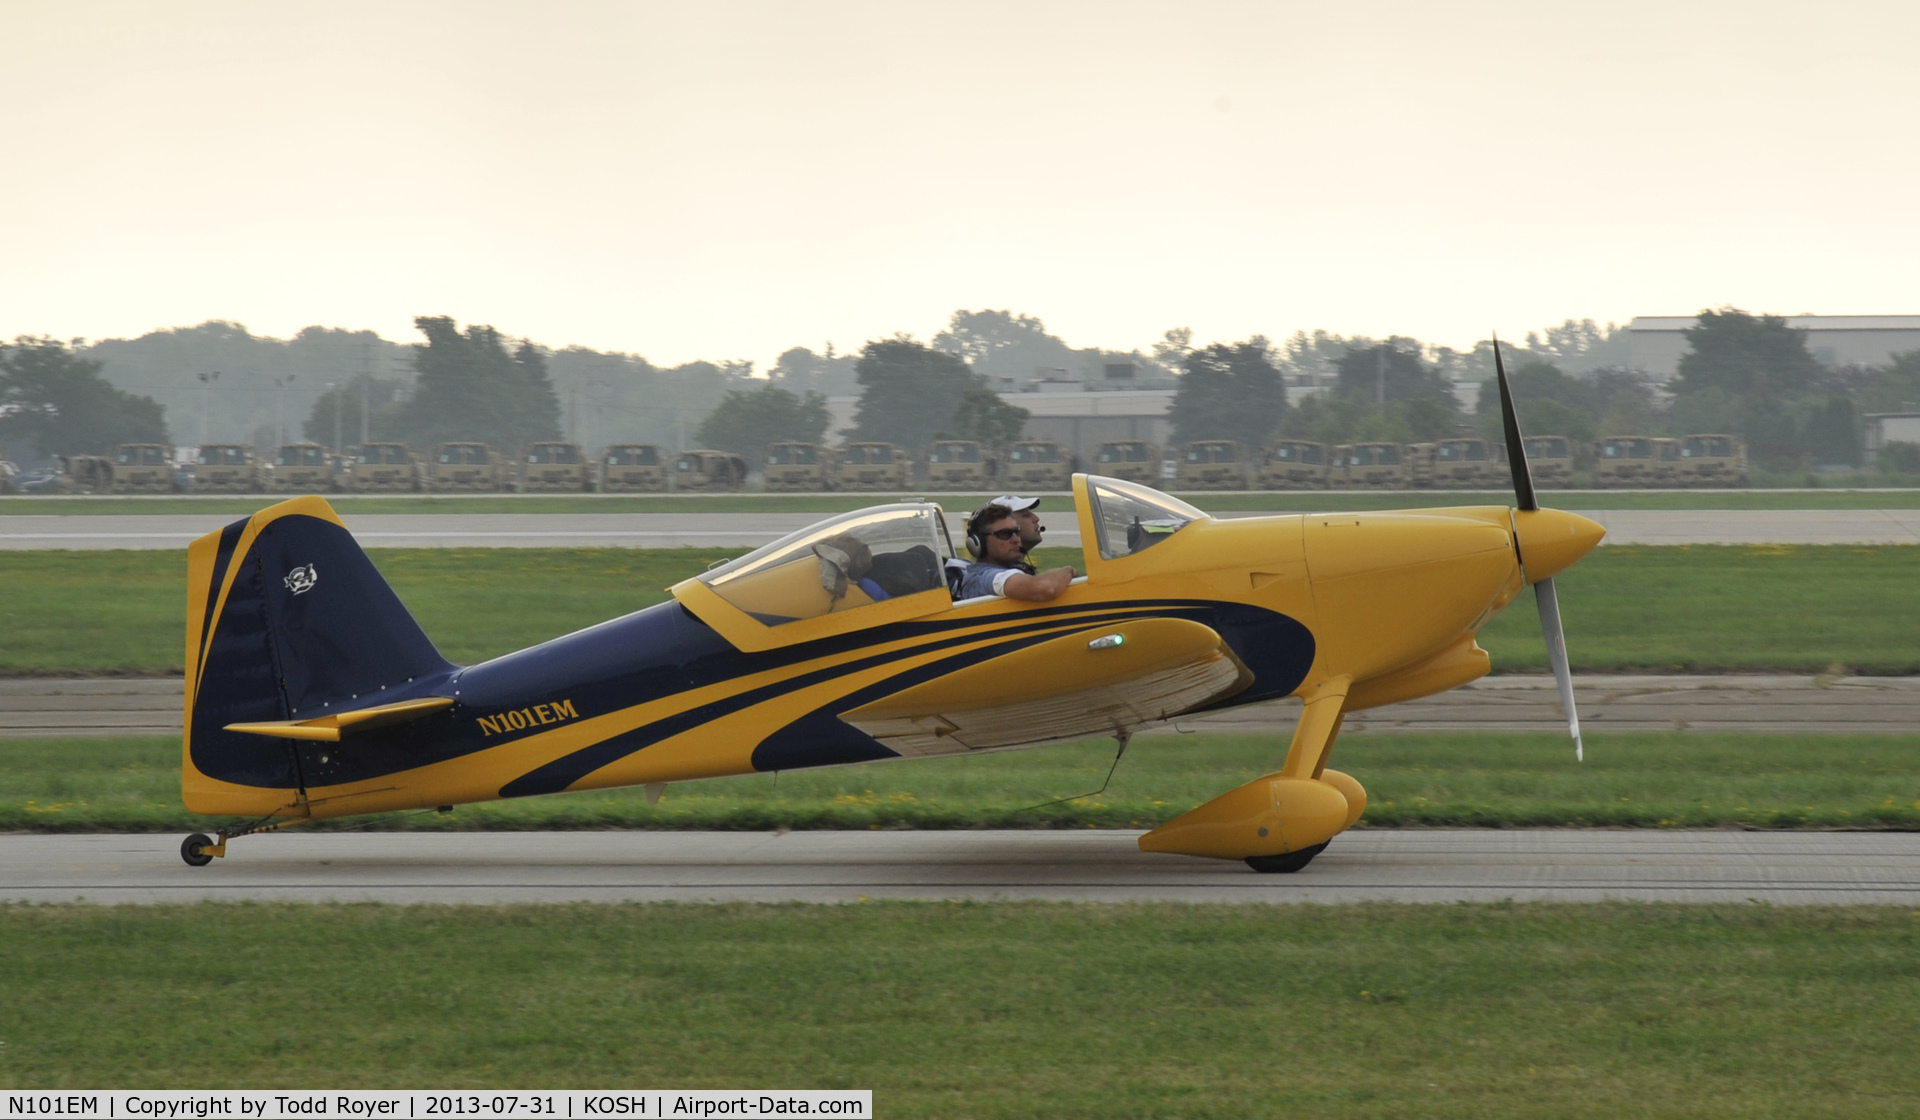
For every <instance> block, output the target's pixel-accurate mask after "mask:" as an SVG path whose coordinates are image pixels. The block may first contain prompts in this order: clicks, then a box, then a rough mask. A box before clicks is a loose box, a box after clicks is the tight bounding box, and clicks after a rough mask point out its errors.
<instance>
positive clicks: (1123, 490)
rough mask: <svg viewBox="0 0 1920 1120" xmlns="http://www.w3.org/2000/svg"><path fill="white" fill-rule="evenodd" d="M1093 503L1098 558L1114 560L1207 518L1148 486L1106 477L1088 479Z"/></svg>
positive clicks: (1089, 476) (1095, 476)
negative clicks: (1098, 535) (1098, 551)
mask: <svg viewBox="0 0 1920 1120" xmlns="http://www.w3.org/2000/svg"><path fill="white" fill-rule="evenodd" d="M1087 494H1088V495H1089V496H1090V497H1091V498H1092V500H1093V524H1094V528H1095V530H1096V531H1097V532H1098V533H1099V534H1100V556H1101V558H1102V559H1106V560H1114V559H1117V558H1119V557H1122V556H1131V555H1133V554H1134V553H1136V552H1140V551H1142V550H1144V549H1148V548H1151V547H1153V546H1154V545H1156V544H1159V543H1160V542H1161V541H1163V540H1165V539H1167V538H1168V537H1170V536H1172V535H1173V534H1174V533H1176V532H1179V531H1180V529H1181V528H1182V527H1183V526H1185V525H1186V524H1188V523H1189V522H1192V521H1198V520H1201V519H1202V518H1205V517H1206V516H1207V515H1206V514H1204V513H1202V512H1200V511H1199V510H1197V509H1195V508H1193V507H1192V506H1190V505H1188V504H1187V503H1185V502H1183V501H1181V500H1180V499H1178V498H1175V497H1173V496H1171V495H1168V494H1162V493H1161V492H1160V491H1158V490H1155V489H1153V488H1152V487H1150V486H1142V485H1140V484H1139V483H1137V482H1123V481H1121V480H1120V479H1117V478H1108V477H1106V476H1105V475H1097V474H1090V475H1088V476H1087Z"/></svg>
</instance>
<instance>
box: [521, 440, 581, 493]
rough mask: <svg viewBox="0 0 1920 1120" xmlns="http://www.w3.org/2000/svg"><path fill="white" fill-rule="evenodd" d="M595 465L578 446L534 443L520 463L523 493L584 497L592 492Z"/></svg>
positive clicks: (529, 445) (530, 445)
mask: <svg viewBox="0 0 1920 1120" xmlns="http://www.w3.org/2000/svg"><path fill="white" fill-rule="evenodd" d="M593 474H594V471H593V461H592V460H591V459H588V458H587V457H586V456H585V455H583V454H581V451H580V445H579V444H577V443H531V444H528V445H527V450H526V454H525V455H523V456H522V457H521V462H520V492H521V493H523V494H534V493H543V492H557V493H570V494H584V493H586V492H587V491H589V490H592V489H593Z"/></svg>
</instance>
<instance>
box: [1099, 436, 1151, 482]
mask: <svg viewBox="0 0 1920 1120" xmlns="http://www.w3.org/2000/svg"><path fill="white" fill-rule="evenodd" d="M1094 460H1095V462H1096V463H1098V466H1096V467H1094V473H1096V474H1104V475H1106V476H1107V477H1109V478H1118V479H1124V480H1125V481H1127V482H1144V483H1146V484H1147V485H1148V486H1154V487H1158V486H1159V485H1160V484H1161V483H1162V482H1163V481H1164V480H1163V479H1162V478H1161V477H1160V448H1159V447H1158V446H1156V445H1155V444H1151V443H1148V442H1146V441H1145V440H1138V439H1118V440H1109V441H1108V442H1106V443H1103V444H1101V445H1100V453H1099V454H1098V455H1096V456H1094Z"/></svg>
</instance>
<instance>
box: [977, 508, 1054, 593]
mask: <svg viewBox="0 0 1920 1120" xmlns="http://www.w3.org/2000/svg"><path fill="white" fill-rule="evenodd" d="M1021 540H1022V538H1021V533H1020V522H1019V519H1018V518H1016V517H1015V516H1014V514H1013V511H1012V510H1010V509H1008V508H1007V507H1006V506H1003V505H1001V504H999V503H998V502H988V503H987V504H986V505H984V506H981V507H980V508H979V509H977V510H975V511H973V516H972V517H969V518H968V519H967V548H968V550H969V551H971V552H972V553H973V554H974V555H975V556H976V557H978V559H977V560H976V561H975V562H974V563H973V564H971V565H969V566H968V568H967V570H966V572H965V574H964V575H962V576H961V578H960V582H959V587H958V589H957V590H955V592H954V598H955V599H972V598H976V597H979V596H982V595H1000V596H1004V597H1005V598H1008V599H1019V600H1021V601H1023V602H1028V603H1045V602H1050V601H1051V600H1053V599H1055V598H1058V597H1059V595H1060V593H1061V592H1062V591H1065V590H1066V589H1067V584H1069V583H1071V582H1073V579H1074V577H1075V576H1077V575H1078V574H1079V573H1078V572H1075V571H1074V570H1073V568H1072V567H1071V566H1068V567H1064V568H1055V569H1053V570H1052V571H1050V572H1046V573H1040V572H1036V571H1034V568H1033V565H1032V564H1029V563H1027V559H1026V552H1025V551H1024V550H1023V549H1022V548H1021Z"/></svg>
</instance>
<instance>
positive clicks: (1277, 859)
mask: <svg viewBox="0 0 1920 1120" xmlns="http://www.w3.org/2000/svg"><path fill="white" fill-rule="evenodd" d="M1327 843H1328V842H1327V841H1321V842H1320V843H1318V844H1315V845H1314V846H1313V847H1311V848H1302V849H1300V850H1299V851H1297V852H1287V853H1286V854H1285V855H1278V856H1248V857H1247V866H1248V867H1251V868H1253V869H1254V870H1255V871H1258V872H1260V873H1261V874H1262V875H1271V874H1274V873H1276V872H1278V873H1280V874H1284V875H1291V874H1293V873H1294V872H1295V871H1298V870H1300V869H1301V868H1303V867H1305V866H1306V865H1307V864H1309V863H1312V862H1313V857H1314V856H1317V855H1319V854H1320V853H1321V852H1324V851H1326V850H1327ZM189 862H191V861H189Z"/></svg>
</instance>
